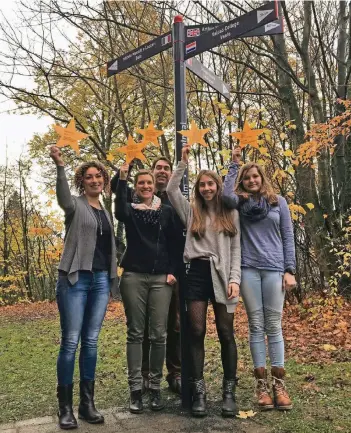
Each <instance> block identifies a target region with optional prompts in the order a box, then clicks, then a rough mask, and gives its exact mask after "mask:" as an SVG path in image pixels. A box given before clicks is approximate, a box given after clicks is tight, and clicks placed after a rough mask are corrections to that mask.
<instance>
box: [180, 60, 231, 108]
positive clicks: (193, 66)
mask: <svg viewBox="0 0 351 433" xmlns="http://www.w3.org/2000/svg"><path fill="white" fill-rule="evenodd" d="M185 63H186V67H187V68H188V69H190V70H191V72H193V73H194V74H195V75H197V76H198V77H199V78H201V79H202V80H203V81H205V82H206V83H207V84H208V85H210V86H211V87H213V88H214V89H215V90H217V92H219V93H220V94H221V95H223V96H224V97H225V98H227V99H230V85H229V84H227V83H225V82H224V81H223V80H221V79H220V78H219V77H217V75H216V74H215V73H214V72H212V71H211V70H210V69H208V68H206V66H205V65H203V64H202V63H201V62H199V60H197V59H196V58H195V57H192V58H191V59H188V60H187V61H186V62H185Z"/></svg>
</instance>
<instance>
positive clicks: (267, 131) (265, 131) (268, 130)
mask: <svg viewBox="0 0 351 433" xmlns="http://www.w3.org/2000/svg"><path fill="white" fill-rule="evenodd" d="M263 133H264V134H267V135H272V130H271V129H268V128H263Z"/></svg>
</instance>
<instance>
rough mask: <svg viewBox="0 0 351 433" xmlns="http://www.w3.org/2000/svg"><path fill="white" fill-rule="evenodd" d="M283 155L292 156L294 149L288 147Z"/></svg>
mask: <svg viewBox="0 0 351 433" xmlns="http://www.w3.org/2000/svg"><path fill="white" fill-rule="evenodd" d="M283 155H284V156H287V157H288V158H289V157H290V156H293V155H294V154H293V152H292V150H290V149H287V150H286V151H285V152H284V153H283Z"/></svg>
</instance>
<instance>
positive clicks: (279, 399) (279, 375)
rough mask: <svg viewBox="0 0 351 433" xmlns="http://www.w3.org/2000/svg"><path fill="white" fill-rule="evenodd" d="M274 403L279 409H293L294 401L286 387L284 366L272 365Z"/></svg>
mask: <svg viewBox="0 0 351 433" xmlns="http://www.w3.org/2000/svg"><path fill="white" fill-rule="evenodd" d="M271 372H272V381H273V396H274V404H275V407H276V408H277V409H278V410H291V409H292V402H291V400H290V397H289V394H288V392H287V390H286V388H285V383H284V377H285V370H284V368H283V367H272V370H271Z"/></svg>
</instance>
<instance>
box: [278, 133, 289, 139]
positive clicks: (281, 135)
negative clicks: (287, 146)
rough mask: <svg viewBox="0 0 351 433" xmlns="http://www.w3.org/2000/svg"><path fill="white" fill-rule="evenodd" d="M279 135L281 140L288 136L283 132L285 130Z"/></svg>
mask: <svg viewBox="0 0 351 433" xmlns="http://www.w3.org/2000/svg"><path fill="white" fill-rule="evenodd" d="M279 137H280V139H281V140H285V139H286V138H288V136H287V135H286V134H285V132H281V133H280V135H279Z"/></svg>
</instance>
